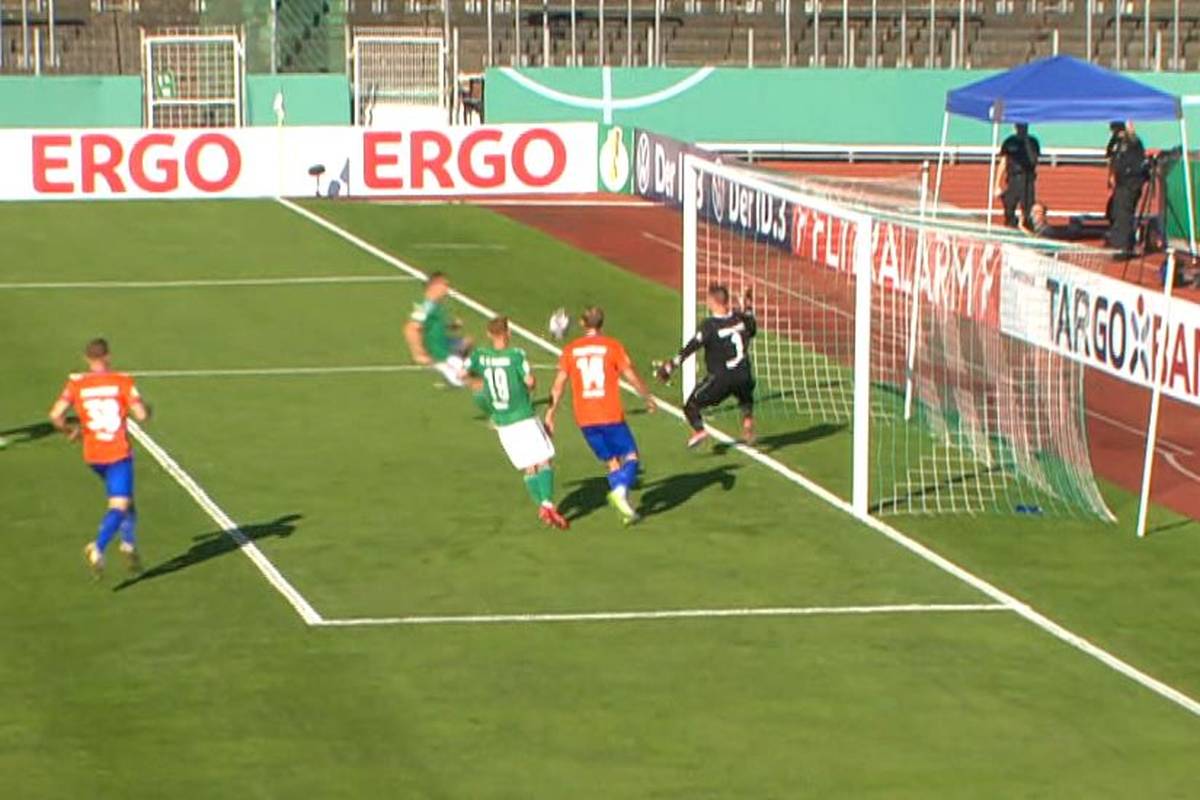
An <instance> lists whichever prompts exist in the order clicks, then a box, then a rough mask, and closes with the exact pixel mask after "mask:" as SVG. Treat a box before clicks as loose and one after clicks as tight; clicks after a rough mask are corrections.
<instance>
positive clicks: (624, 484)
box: [546, 306, 655, 525]
mask: <svg viewBox="0 0 1200 800" xmlns="http://www.w3.org/2000/svg"><path fill="white" fill-rule="evenodd" d="M579 321H580V323H581V324H582V325H583V329H584V334H583V336H581V337H579V338H578V339H576V340H575V341H573V342H571V343H570V344H568V345H567V346H566V347H564V348H563V352H562V356H561V357H560V358H559V360H558V374H557V375H556V376H555V378H554V386H553V387H552V388H551V389H550V408H549V409H548V410H547V411H546V430H547V431H549V432H550V433H551V435H553V433H554V414H555V412H557V410H558V404H559V402H560V401H561V400H562V396H563V391H564V390H565V389H566V387H567V383H568V382H570V384H571V400H572V405H573V407H574V409H575V422H576V423H578V424H579V430H580V432H581V433H582V434H583V438H584V439H586V440H587V443H588V446H589V447H591V448H592V452H593V453H595V454H596V457H597V458H599V459H600V460H601V461H603V462H605V464H607V466H608V486H609V489H610V490H611V491H609V493H608V502H609V504H610V505H612V506H613V507H614V508H615V509H617V512H618V513H619V514H620V515H621V518H622V520H623V521H624V522H625V524H626V525H629V524H632V523H634V522H636V521H637V519H638V515H637V512H636V511H635V510H634V508H633V506H632V505H631V504H630V502H629V490H630V489H631V488H633V484H634V481H636V480H637V472H638V451H637V443H636V442H635V441H634V440H633V433H632V432H631V431H630V430H629V425H628V424H627V423H626V422H625V409H624V408H623V407H622V405H621V385H620V382H621V378H625V380H627V381H629V382H630V383H631V384H633V388H634V389H636V390H637V393H638V394H640V395H641V396H642V398H643V399H645V401H646V410H647V411H651V412H652V411H654V409H655V404H654V397H653V396H652V395H651V394H650V390H649V389H648V388H647V387H646V382H645V381H643V380H642V379H641V376H639V375H638V374H637V370H635V369H634V368H633V362H632V361H630V360H629V354H628V353H626V352H625V348H624V347H623V346H622V345H621V343H620V342H618V341H617V340H616V339H613V338H611V337H608V336H605V335H604V333H603V332H602V329H603V327H604V310H603V309H601V308H599V307H597V306H591V307H589V308H587V309H585V310H584V312H583V316H582V317H580V320H579Z"/></svg>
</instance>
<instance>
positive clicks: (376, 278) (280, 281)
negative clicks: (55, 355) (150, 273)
mask: <svg viewBox="0 0 1200 800" xmlns="http://www.w3.org/2000/svg"><path fill="white" fill-rule="evenodd" d="M413 280H414V279H413V278H412V277H411V276H406V275H314V276H312V277H309V278H213V279H211V280H209V279H201V280H187V281H77V282H67V283H0V291H16V290H26V289H195V288H199V287H204V286H306V285H310V284H320V285H325V284H336V283H410V282H412V281H413Z"/></svg>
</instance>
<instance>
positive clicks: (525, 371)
mask: <svg viewBox="0 0 1200 800" xmlns="http://www.w3.org/2000/svg"><path fill="white" fill-rule="evenodd" d="M531 369H532V368H531V367H530V366H529V359H528V358H527V357H526V356H525V351H524V350H522V349H521V348H519V347H506V348H504V349H503V350H497V349H495V348H493V347H476V348H475V349H474V350H473V351H472V352H471V359H470V361H469V362H468V363H467V371H468V372H470V373H471V374H472V375H478V376H480V377H481V378H483V387H484V391H485V392H487V396H488V400H489V401H490V403H491V407H492V422H494V423H496V425H497V426H501V427H502V426H504V425H512V424H513V423H516V422H520V421H521V420H524V419H529V418H530V417H532V416H534V413H533V398H532V397H530V396H529V387H527V386H526V385H525V378H526V377H528V376H529V374H530V372H531Z"/></svg>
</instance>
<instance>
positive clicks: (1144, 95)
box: [934, 56, 1196, 253]
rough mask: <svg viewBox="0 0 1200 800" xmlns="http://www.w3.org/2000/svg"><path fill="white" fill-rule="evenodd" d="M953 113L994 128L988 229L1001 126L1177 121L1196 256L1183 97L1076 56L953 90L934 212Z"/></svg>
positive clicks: (949, 94)
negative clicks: (1117, 121) (1022, 123)
mask: <svg viewBox="0 0 1200 800" xmlns="http://www.w3.org/2000/svg"><path fill="white" fill-rule="evenodd" d="M952 114H954V115H957V116H962V117H969V118H971V119H977V120H980V121H982V122H990V123H991V124H992V157H991V166H990V168H989V170H988V225H991V219H992V209H993V200H994V198H993V197H992V185H993V182H994V180H995V177H996V174H995V171H996V151H997V148H998V146H999V139H1000V125H1001V124H1002V123H1017V122H1026V123H1047V122H1111V121H1112V120H1132V121H1135V122H1157V121H1163V120H1169V121H1177V122H1178V123H1179V138H1180V141H1181V143H1182V145H1183V152H1184V154H1185V158H1184V159H1183V169H1184V180H1185V183H1186V184H1187V192H1186V193H1187V205H1188V246H1189V249H1190V250H1191V251H1192V252H1193V253H1194V252H1195V251H1196V242H1195V230H1196V220H1195V200H1194V198H1193V197H1192V178H1191V174H1190V167H1189V166H1188V159H1187V158H1186V153H1187V152H1188V139H1187V122H1186V121H1185V120H1184V116H1183V107H1182V104H1181V102H1180V99H1179V98H1178V97H1175V96H1173V95H1170V94H1167V93H1166V92H1163V91H1160V90H1158V89H1155V88H1153V87H1150V86H1147V85H1145V84H1143V83H1139V82H1138V81H1135V80H1133V79H1132V78H1127V77H1125V76H1124V75H1121V74H1119V73H1116V72H1113V71H1111V70H1107V69H1104V68H1103V67H1098V66H1096V65H1095V64H1090V63H1088V62H1086V61H1080V60H1079V59H1077V58H1073V57H1071V56H1052V57H1050V58H1043V59H1039V60H1037V61H1032V62H1030V63H1028V64H1022V65H1021V66H1019V67H1014V68H1013V69H1010V70H1008V71H1007V72H1002V73H1000V74H999V75H993V76H992V77H990V78H984V79H983V80H981V81H976V82H975V83H972V84H968V85H967V86H963V87H960V88H958V89H953V90H951V91H949V92H947V93H946V111H945V115H944V116H943V118H942V141H941V147H940V148H939V150H938V168H937V180H936V183H935V190H934V207H935V208H936V207H937V202H938V200H939V198H940V195H941V188H942V167H943V165H944V161H945V152H946V137H947V135H948V133H949V130H950V116H951V115H952Z"/></svg>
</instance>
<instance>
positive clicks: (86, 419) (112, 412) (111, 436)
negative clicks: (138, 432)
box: [61, 372, 141, 464]
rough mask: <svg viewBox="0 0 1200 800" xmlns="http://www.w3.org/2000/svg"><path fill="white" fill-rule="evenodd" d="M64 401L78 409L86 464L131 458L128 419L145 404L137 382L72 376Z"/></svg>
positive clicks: (121, 376) (117, 375) (108, 375)
mask: <svg viewBox="0 0 1200 800" xmlns="http://www.w3.org/2000/svg"><path fill="white" fill-rule="evenodd" d="M61 399H62V400H63V401H64V402H66V403H70V404H71V405H73V406H74V407H75V413H77V414H78V415H79V426H80V429H81V431H82V433H83V460H84V461H86V462H87V463H89V464H112V463H114V462H117V461H121V460H123V459H126V458H129V454H130V447H129V438H128V436H127V435H126V433H125V419H126V418H127V417H128V416H129V407H130V406H131V405H133V404H134V403H138V402H141V400H140V398H139V396H138V391H137V388H136V387H135V386H134V385H133V378H131V377H130V376H129V375H127V374H125V373H124V372H84V373H81V374H78V375H72V376H71V377H70V378H69V379H68V380H67V385H66V386H64V387H63V390H62V396H61Z"/></svg>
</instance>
